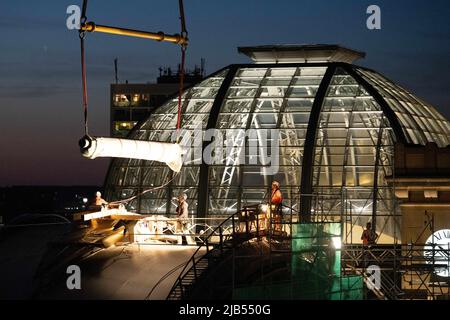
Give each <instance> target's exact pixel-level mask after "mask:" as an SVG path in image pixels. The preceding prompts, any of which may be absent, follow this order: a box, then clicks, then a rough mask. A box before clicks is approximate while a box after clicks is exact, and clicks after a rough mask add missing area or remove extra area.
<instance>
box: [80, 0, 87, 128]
mask: <svg viewBox="0 0 450 320" xmlns="http://www.w3.org/2000/svg"><path fill="white" fill-rule="evenodd" d="M87 1H88V0H83V8H82V11H81V17H80V30H79V36H80V48H81V86H82V90H83V112H84V134H85V135H86V136H87V135H88V134H89V130H88V94H87V77H86V59H85V54H84V37H85V36H86V32H85V31H83V30H81V25H82V24H84V23H86V21H87V17H86V8H87Z"/></svg>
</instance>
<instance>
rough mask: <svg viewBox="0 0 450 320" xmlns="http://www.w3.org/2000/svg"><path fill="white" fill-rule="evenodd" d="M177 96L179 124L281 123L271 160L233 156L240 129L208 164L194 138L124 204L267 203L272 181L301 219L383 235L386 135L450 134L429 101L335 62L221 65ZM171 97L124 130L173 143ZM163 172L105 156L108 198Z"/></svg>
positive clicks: (389, 149) (243, 150)
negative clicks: (275, 161)
mask: <svg viewBox="0 0 450 320" xmlns="http://www.w3.org/2000/svg"><path fill="white" fill-rule="evenodd" d="M266 58H267V57H266ZM316 60H317V59H316ZM182 101H183V113H182V128H183V129H184V130H186V131H187V132H192V133H194V132H197V134H198V132H199V131H196V130H197V129H199V128H202V129H210V128H216V129H218V130H220V132H221V133H223V136H224V137H226V134H227V132H229V131H232V130H235V131H236V129H244V130H245V129H255V130H256V131H258V130H265V129H278V132H279V135H278V144H279V147H278V148H279V150H278V154H279V170H278V172H277V173H276V174H273V175H271V174H263V175H262V174H260V170H261V167H264V165H263V164H261V163H257V164H248V163H247V162H248V161H246V162H245V163H242V162H239V161H237V159H238V158H239V156H240V155H242V154H245V155H246V156H249V153H248V152H249V150H248V147H246V144H245V141H246V135H245V134H237V135H236V134H235V135H234V136H233V141H232V145H233V148H231V150H229V149H226V148H225V144H226V143H230V141H227V142H226V141H225V139H224V142H223V146H224V148H223V150H224V152H223V156H222V158H221V161H220V163H217V164H206V163H204V162H201V161H198V159H196V157H195V155H194V150H193V147H192V148H191V149H190V151H189V152H188V154H187V155H186V160H185V162H184V165H183V168H182V170H181V172H180V174H178V175H176V176H175V177H174V178H173V180H172V181H171V182H170V183H169V184H168V185H166V186H164V187H163V188H160V189H158V190H154V191H152V192H148V193H145V194H144V195H142V196H140V197H137V198H136V199H134V200H133V201H131V202H129V203H128V209H129V210H131V211H135V212H138V213H141V214H164V215H168V214H173V213H174V212H175V206H174V205H173V204H172V202H171V200H172V198H173V197H174V196H177V195H178V194H179V193H180V192H185V193H186V194H187V195H188V199H189V200H188V201H189V205H190V206H189V208H190V212H191V213H192V214H193V215H194V216H197V217H208V216H217V215H223V216H225V215H230V214H233V213H234V212H236V211H237V210H238V209H239V208H242V207H243V206H246V205H251V204H257V203H261V202H262V201H264V199H265V198H267V197H268V194H269V192H270V191H269V190H270V185H271V182H272V181H273V180H277V181H279V182H280V184H281V189H282V192H283V196H284V204H285V205H287V206H289V207H291V208H293V209H294V210H296V211H297V212H299V214H300V215H302V216H303V217H305V218H306V219H316V218H320V219H331V220H333V219H335V218H336V217H338V218H339V217H341V218H342V217H343V216H344V215H345V216H346V217H350V218H348V220H347V221H350V222H351V224H352V225H353V224H357V225H360V226H361V225H364V224H365V223H366V222H367V221H368V220H372V221H373V220H375V219H376V221H374V222H375V223H376V226H377V229H378V230H380V231H381V232H383V230H384V232H387V233H391V232H389V230H390V229H392V228H393V225H394V222H393V220H392V219H391V217H392V215H393V212H394V211H395V210H394V205H393V199H394V196H393V190H392V188H391V187H390V186H389V185H388V184H387V183H386V179H385V177H388V176H392V175H393V167H392V164H393V156H394V148H393V146H394V144H395V143H396V142H400V143H404V144H421V145H424V144H426V143H428V142H434V143H436V144H437V145H438V146H439V147H444V146H447V145H448V144H449V137H450V125H449V122H448V121H447V120H446V119H445V118H444V117H443V116H442V115H440V114H439V113H438V112H437V111H436V110H435V109H434V108H433V107H432V106H431V105H429V104H427V103H425V102H423V101H422V100H420V99H419V98H417V97H415V96H414V95H412V94H411V93H409V92H408V91H407V90H405V89H403V88H401V87H400V86H398V85H396V84H395V83H393V82H392V81H389V80H388V79H386V78H385V77H384V76H382V75H380V74H379V73H377V72H375V71H372V70H369V69H366V68H362V67H359V66H355V65H353V64H350V63H347V62H342V61H324V62H312V63H309V62H301V63H292V62H288V63H256V64H239V65H230V66H228V67H226V68H224V69H222V70H219V71H218V72H216V73H214V74H212V75H210V76H208V77H207V78H205V79H204V80H203V81H202V82H200V83H198V84H197V85H194V86H193V87H191V88H190V89H188V90H186V91H185V93H184V95H183V99H182ZM177 102H178V101H177V97H174V98H173V99H171V100H169V101H167V102H166V103H165V104H164V105H163V106H161V107H160V108H158V109H156V110H155V111H154V112H153V113H152V114H151V115H150V116H149V117H148V119H147V120H146V121H144V122H142V123H139V124H138V125H137V126H136V127H135V128H134V129H133V131H132V132H131V133H130V135H129V136H128V138H130V139H141V140H151V141H171V136H172V133H173V132H174V130H175V129H176V122H177V109H178V106H177ZM240 132H243V130H241V131H240ZM247 139H248V137H247ZM205 145H206V144H205V143H204V144H203V149H204V148H205ZM226 150H228V152H226ZM269 153H270V152H269ZM193 155H194V156H193ZM172 175H173V173H172V171H171V170H170V169H169V168H168V167H167V166H165V165H163V164H160V163H157V162H151V161H142V160H133V159H114V161H113V162H112V164H111V166H110V169H109V173H108V176H107V179H106V186H105V187H106V188H105V189H106V196H107V198H108V199H109V200H119V199H124V198H129V197H131V196H133V195H137V194H139V193H140V192H142V191H144V190H146V189H149V188H152V187H156V186H161V185H164V184H165V183H167V181H170V180H171V179H172ZM333 217H334V218H333ZM336 219H337V218H336Z"/></svg>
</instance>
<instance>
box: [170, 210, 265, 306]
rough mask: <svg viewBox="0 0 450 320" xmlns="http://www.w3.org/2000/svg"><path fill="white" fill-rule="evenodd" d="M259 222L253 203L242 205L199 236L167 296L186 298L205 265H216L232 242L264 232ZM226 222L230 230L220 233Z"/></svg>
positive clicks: (257, 235)
mask: <svg viewBox="0 0 450 320" xmlns="http://www.w3.org/2000/svg"><path fill="white" fill-rule="evenodd" d="M259 223H260V219H259V216H258V215H257V207H245V208H243V209H242V210H240V211H238V212H236V213H235V214H233V215H231V216H229V217H228V218H227V219H225V220H224V221H222V223H220V225H219V226H218V227H217V228H216V229H214V231H213V232H211V233H210V234H209V235H208V236H207V237H206V238H205V239H203V242H202V244H201V245H200V246H199V247H198V248H197V250H196V251H195V252H194V254H193V255H192V257H191V258H190V259H189V261H188V263H187V264H186V266H185V267H184V269H183V270H182V271H181V273H180V275H179V276H178V278H177V280H176V282H175V284H174V285H173V287H172V289H171V290H170V292H169V295H168V296H167V300H181V299H182V300H186V299H189V297H190V295H191V293H192V289H193V287H194V285H195V284H196V283H197V282H198V281H199V280H200V279H201V278H202V277H204V276H205V274H206V271H207V269H208V268H211V267H213V266H215V265H217V263H219V262H220V261H222V259H223V258H224V257H225V256H226V255H227V254H229V253H230V252H231V251H232V249H233V248H235V247H236V246H238V245H240V244H241V243H243V242H245V241H248V240H250V239H253V238H255V237H260V236H262V235H263V234H264V232H263V231H262V230H260V228H259ZM230 224H231V232H229V233H226V234H224V230H226V229H229V227H228V228H227V226H229V225H230ZM217 238H218V240H219V241H218V242H216V241H217ZM214 239H216V241H214ZM213 241H214V242H215V243H214V244H212V243H213ZM202 248H205V249H206V254H203V250H201V249H202Z"/></svg>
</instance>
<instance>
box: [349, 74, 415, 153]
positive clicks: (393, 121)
mask: <svg viewBox="0 0 450 320" xmlns="http://www.w3.org/2000/svg"><path fill="white" fill-rule="evenodd" d="M344 70H345V71H346V72H347V73H348V74H349V75H351V76H352V77H353V78H354V79H355V80H356V82H358V83H359V84H361V85H362V86H363V87H364V89H365V90H366V91H367V92H368V93H369V94H370V95H371V96H372V97H373V98H374V99H375V101H376V102H377V103H378V104H379V106H380V108H381V110H382V111H383V113H384V115H385V116H386V118H387V119H388V120H389V124H390V125H391V127H392V130H394V134H395V137H396V138H397V139H398V142H401V143H403V144H404V145H407V144H408V143H407V141H406V137H405V134H404V132H403V129H402V127H401V125H400V122H399V120H398V118H397V115H396V114H395V112H394V110H392V109H391V107H390V106H389V105H388V104H387V102H386V101H385V100H384V98H383V96H382V95H381V94H380V93H379V92H378V90H376V89H375V88H374V87H373V86H372V85H371V84H370V83H369V82H368V81H366V80H365V79H364V78H363V77H362V76H361V75H359V74H358V73H357V72H356V71H355V69H354V66H352V65H344Z"/></svg>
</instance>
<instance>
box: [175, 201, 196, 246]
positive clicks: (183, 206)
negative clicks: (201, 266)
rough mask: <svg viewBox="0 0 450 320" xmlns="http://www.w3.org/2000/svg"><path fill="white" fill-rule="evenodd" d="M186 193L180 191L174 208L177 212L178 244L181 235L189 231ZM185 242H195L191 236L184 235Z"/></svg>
mask: <svg viewBox="0 0 450 320" xmlns="http://www.w3.org/2000/svg"><path fill="white" fill-rule="evenodd" d="M186 200H187V195H186V193H180V194H179V195H178V206H177V209H176V212H177V231H176V232H177V233H178V234H180V235H179V236H178V244H182V243H183V236H185V235H186V234H188V233H189V229H190V224H189V211H188V209H189V205H188V203H187V202H186ZM186 242H187V243H188V244H195V241H194V239H192V237H191V236H187V235H186Z"/></svg>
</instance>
